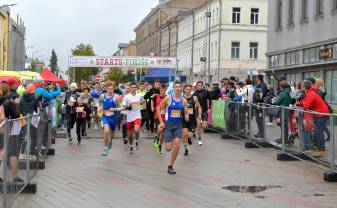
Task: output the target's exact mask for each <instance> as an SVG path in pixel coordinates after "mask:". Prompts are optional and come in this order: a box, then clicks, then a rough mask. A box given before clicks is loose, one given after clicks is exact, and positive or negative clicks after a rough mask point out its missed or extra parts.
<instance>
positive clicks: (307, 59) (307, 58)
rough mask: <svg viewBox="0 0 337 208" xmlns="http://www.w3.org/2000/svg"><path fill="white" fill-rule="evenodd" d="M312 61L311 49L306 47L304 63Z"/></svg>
mask: <svg viewBox="0 0 337 208" xmlns="http://www.w3.org/2000/svg"><path fill="white" fill-rule="evenodd" d="M309 62H310V50H309V49H305V50H304V51H303V63H304V64H308V63H309Z"/></svg>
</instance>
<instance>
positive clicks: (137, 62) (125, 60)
mask: <svg viewBox="0 0 337 208" xmlns="http://www.w3.org/2000/svg"><path fill="white" fill-rule="evenodd" d="M69 66H70V67H109V68H111V67H131V68H176V67H177V60H176V58H170V57H168V58H165V57H128V56H122V57H117V56H111V57H102V56H70V57H69Z"/></svg>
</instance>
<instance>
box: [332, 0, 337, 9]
mask: <svg viewBox="0 0 337 208" xmlns="http://www.w3.org/2000/svg"><path fill="white" fill-rule="evenodd" d="M332 10H337V0H332Z"/></svg>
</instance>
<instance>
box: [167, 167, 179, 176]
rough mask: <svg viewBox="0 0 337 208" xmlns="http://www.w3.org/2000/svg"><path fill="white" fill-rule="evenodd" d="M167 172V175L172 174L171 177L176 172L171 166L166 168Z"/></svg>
mask: <svg viewBox="0 0 337 208" xmlns="http://www.w3.org/2000/svg"><path fill="white" fill-rule="evenodd" d="M167 172H168V173H169V174H172V175H174V174H176V173H177V172H176V171H175V170H174V169H173V167H172V166H168V168H167Z"/></svg>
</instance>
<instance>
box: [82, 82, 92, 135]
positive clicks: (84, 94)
mask: <svg viewBox="0 0 337 208" xmlns="http://www.w3.org/2000/svg"><path fill="white" fill-rule="evenodd" d="M89 92H90V89H89V88H87V87H86V88H84V89H83V92H82V95H81V99H82V101H83V104H84V105H86V107H87V108H86V118H87V119H86V121H85V122H84V124H83V125H84V126H83V128H84V133H83V135H82V136H87V129H90V124H91V118H92V111H91V104H92V97H91V95H90V93H89Z"/></svg>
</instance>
